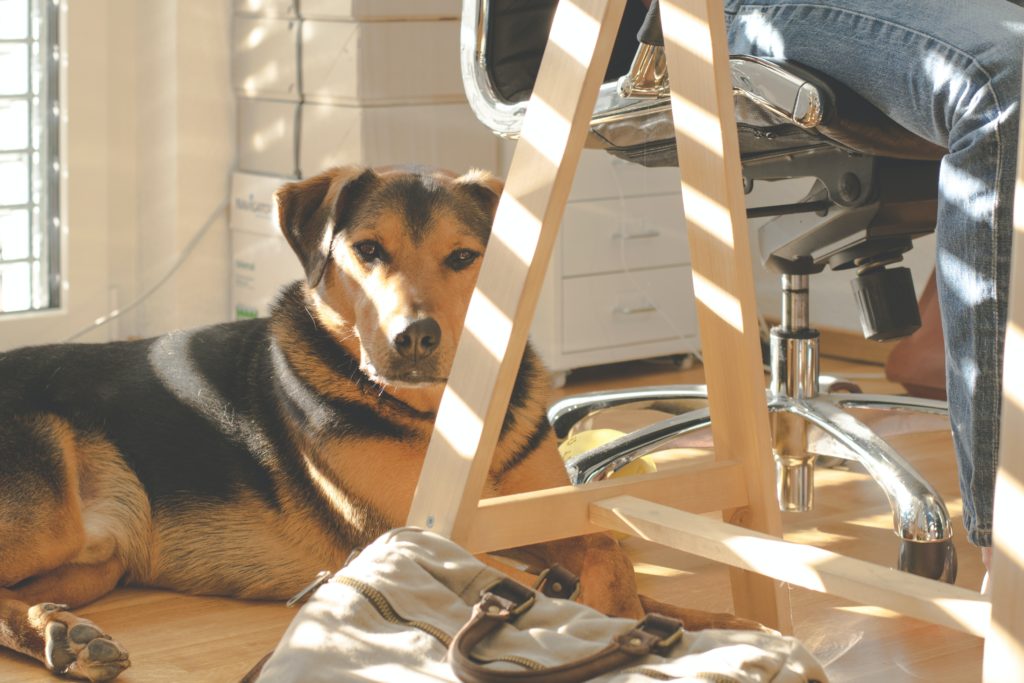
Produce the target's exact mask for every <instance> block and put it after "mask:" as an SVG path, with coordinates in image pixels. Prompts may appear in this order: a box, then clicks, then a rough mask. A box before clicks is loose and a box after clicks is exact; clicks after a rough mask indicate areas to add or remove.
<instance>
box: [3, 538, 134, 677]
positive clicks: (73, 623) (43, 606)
mask: <svg viewBox="0 0 1024 683" xmlns="http://www.w3.org/2000/svg"><path fill="white" fill-rule="evenodd" d="M123 573H124V567H123V565H122V564H121V562H120V561H119V560H117V559H116V558H110V559H108V560H106V561H105V562H101V563H99V564H95V565H65V566H63V567H60V568H59V569H57V570H54V571H52V572H50V573H48V574H44V575H42V576H39V577H36V578H34V579H31V580H30V581H27V582H25V583H24V584H21V585H19V586H16V587H14V588H11V589H0V645H2V646H5V647H8V648H10V649H12V650H15V651H17V652H21V653H23V654H26V655H28V656H30V657H34V658H35V659H38V660H39V661H40V662H42V663H43V664H45V665H46V667H47V668H48V669H50V670H51V671H53V672H54V673H57V674H67V675H69V676H73V677H75V678H83V679H85V680H89V681H109V680H111V679H112V678H115V677H116V676H117V675H118V674H119V673H121V672H122V671H124V670H125V669H126V668H128V666H130V662H129V660H128V653H127V652H126V651H125V649H124V648H123V647H121V646H120V645H119V644H118V643H117V642H116V641H114V640H113V639H111V638H110V636H108V635H106V634H105V633H103V631H102V630H101V629H100V628H99V627H98V626H96V625H95V624H93V623H92V622H90V621H88V620H86V619H82V618H81V617H78V616H76V615H74V614H72V613H71V612H70V608H69V607H68V605H67V604H63V603H70V604H83V603H87V602H90V601H92V600H95V599H96V598H97V597H99V596H101V595H104V594H105V593H108V592H109V591H110V590H111V589H112V588H113V587H114V586H115V585H116V584H117V581H118V580H119V579H120V577H121V575H122V574H123ZM40 596H47V598H48V599H50V600H58V601H60V602H56V603H55V602H42V601H41V597H40Z"/></svg>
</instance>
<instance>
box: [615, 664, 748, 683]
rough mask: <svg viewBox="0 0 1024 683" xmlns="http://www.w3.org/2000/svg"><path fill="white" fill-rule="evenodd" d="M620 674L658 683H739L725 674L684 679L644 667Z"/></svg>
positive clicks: (710, 674) (696, 674) (694, 675)
mask: <svg viewBox="0 0 1024 683" xmlns="http://www.w3.org/2000/svg"><path fill="white" fill-rule="evenodd" d="M621 673H624V674H640V675H641V676H647V677H648V678H653V679H655V680H658V681H702V682H704V681H706V682H707V683H740V679H738V678H733V677H732V676H727V675H726V674H720V673H710V672H706V671H704V672H698V673H695V674H687V675H686V677H685V678H680V677H679V676H673V675H670V674H667V673H664V672H662V671H657V670H656V669H648V668H645V667H636V668H632V669H623V670H622V672H621Z"/></svg>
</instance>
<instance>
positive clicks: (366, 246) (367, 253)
mask: <svg viewBox="0 0 1024 683" xmlns="http://www.w3.org/2000/svg"><path fill="white" fill-rule="evenodd" d="M354 248H355V250H356V255H357V256H359V259H360V260H361V261H362V262H363V263H375V262H377V261H386V260H387V253H386V252H385V251H384V247H382V246H381V245H380V242H375V241H373V240H365V241H363V242H360V243H358V244H356V245H355V247H354Z"/></svg>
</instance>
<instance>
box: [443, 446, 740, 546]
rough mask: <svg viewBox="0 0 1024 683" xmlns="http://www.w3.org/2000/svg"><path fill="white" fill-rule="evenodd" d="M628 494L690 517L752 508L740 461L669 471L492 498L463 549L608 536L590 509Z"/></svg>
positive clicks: (475, 519)
mask: <svg viewBox="0 0 1024 683" xmlns="http://www.w3.org/2000/svg"><path fill="white" fill-rule="evenodd" d="M624 493H628V494H630V495H634V496H639V497H642V498H643V499H644V500H651V501H655V502H659V503H664V504H666V505H672V506H675V507H678V508H680V509H682V510H687V511H689V512H695V513H702V512H717V511H718V510H721V509H722V508H723V507H728V508H739V507H743V506H745V505H746V504H747V490H746V488H745V487H744V486H743V472H742V471H741V465H740V464H739V463H737V462H735V461H716V462H707V463H697V464H684V463H680V464H678V465H672V466H667V467H665V466H663V467H662V468H661V469H660V470H659V471H658V472H653V473H651V474H642V475H637V476H632V477H628V478H622V479H608V480H605V481H599V482H595V483H593V484H589V485H587V486H583V487H577V486H563V487H559V488H555V489H548V490H546V491H533V492H530V493H521V494H517V495H514V496H502V497H500V498H487V499H485V500H482V501H480V508H479V509H478V510H477V513H476V514H475V515H474V516H473V520H472V526H471V527H470V529H469V535H468V536H467V537H466V540H465V541H463V545H464V546H465V547H466V548H467V549H469V550H470V551H472V552H475V553H484V552H490V551H492V550H499V549H501V548H514V547H517V546H521V545H526V544H529V543H538V542H541V541H550V540H554V539H556V538H568V537H569V536H579V535H581V534H590V533H594V532H596V531H604V528H603V527H601V526H598V525H596V524H594V523H593V522H592V521H591V520H590V516H589V514H588V511H587V504H588V503H590V502H592V501H597V500H602V499H604V498H612V497H615V496H619V495H622V494H624Z"/></svg>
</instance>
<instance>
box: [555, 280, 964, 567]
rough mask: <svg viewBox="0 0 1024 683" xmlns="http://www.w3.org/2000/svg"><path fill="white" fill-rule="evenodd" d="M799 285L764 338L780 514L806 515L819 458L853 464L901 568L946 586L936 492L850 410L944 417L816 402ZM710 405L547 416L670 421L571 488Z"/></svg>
mask: <svg viewBox="0 0 1024 683" xmlns="http://www.w3.org/2000/svg"><path fill="white" fill-rule="evenodd" d="M807 286H808V285H807V277H806V276H784V277H783V292H784V295H785V296H784V308H783V324H782V325H780V326H779V327H776V328H773V329H772V331H771V343H770V346H771V361H770V362H771V382H770V385H769V389H768V390H767V391H766V400H767V402H768V411H769V416H770V419H771V423H772V438H773V453H774V456H775V462H776V473H777V478H776V482H777V493H778V498H779V506H780V508H781V509H782V510H784V511H806V510H810V509H811V507H812V506H813V503H814V466H815V461H816V459H817V458H818V456H832V457H838V458H841V459H843V460H852V461H855V462H857V463H859V464H860V465H861V466H862V467H863V468H864V469H865V470H866V471H867V472H868V474H869V475H870V476H871V477H872V478H873V479H874V480H875V482H877V484H878V485H879V487H880V488H881V489H882V491H883V492H884V493H885V496H886V498H887V499H888V501H889V506H890V507H891V508H892V514H893V530H894V532H895V533H896V535H897V536H898V537H899V539H900V551H899V566H900V569H905V570H907V571H911V572H913V573H915V574H921V575H924V576H929V577H931V578H938V579H942V580H945V581H949V582H952V581H953V580H954V579H955V578H956V564H957V563H956V552H955V550H954V548H953V544H952V536H953V532H952V527H951V524H950V516H949V511H948V510H947V509H946V506H945V504H944V503H943V501H942V498H941V497H940V496H939V494H938V492H936V491H935V489H934V488H933V487H932V486H931V484H929V483H928V482H927V481H925V479H924V477H922V476H921V474H920V473H918V471H917V470H916V469H914V467H913V465H911V464H910V463H909V462H907V460H906V459H905V458H903V456H901V455H900V454H899V453H898V452H897V451H896V450H895V449H894V448H892V446H890V445H889V444H888V443H887V442H886V441H885V440H884V439H882V438H881V437H880V436H878V435H877V434H876V433H875V432H874V431H873V430H872V429H871V428H870V427H868V426H867V425H866V424H864V423H863V422H861V421H860V420H858V419H856V418H855V417H854V416H853V415H851V414H850V413H849V412H848V411H849V410H856V409H872V410H882V411H902V412H913V413H926V414H932V415H946V414H947V406H946V403H945V402H943V401H934V400H929V399H919V398H912V397H904V396H886V395H876V394H859V393H856V394H829V393H825V394H821V393H819V389H820V387H821V386H822V385H827V386H830V385H832V384H834V383H835V381H834V380H831V378H826V381H825V382H823V381H822V379H823V378H822V377H821V374H820V370H819V362H818V341H819V334H818V332H817V330H814V329H812V328H810V327H808V326H807V324H806V318H807V311H808V306H807ZM707 399H708V392H707V387H706V386H705V385H695V384H691V385H671V386H656V387H640V388H635V389H628V390H621V391H603V392H596V393H589V394H581V395H578V396H572V397H569V398H565V399H562V400H560V401H558V402H556V403H555V404H554V405H553V406H552V407H551V409H550V410H549V411H548V419H549V421H550V422H551V424H552V426H553V428H554V431H555V434H556V435H557V436H558V437H559V438H564V437H565V436H566V435H567V434H568V432H569V429H570V428H571V427H572V426H573V425H575V424H576V423H577V422H579V421H580V420H581V419H583V418H584V417H585V416H587V415H588V414H590V413H593V412H594V411H596V410H600V409H604V408H611V407H614V406H619V405H624V404H637V403H641V404H645V405H647V406H656V407H659V408H662V409H664V408H666V407H667V408H669V410H670V411H671V412H678V413H679V414H677V415H676V416H675V417H671V418H668V419H666V420H663V421H661V422H658V423H656V424H654V425H650V426H648V427H645V428H642V429H639V430H637V431H634V432H632V433H631V434H627V435H625V436H623V437H621V438H619V439H616V440H614V441H612V442H610V443H608V444H605V445H603V446H601V447H598V448H596V449H593V450H591V451H588V452H587V453H584V454H582V455H579V456H577V457H575V458H572V459H570V460H569V461H568V462H567V463H566V466H567V468H568V470H569V474H570V478H571V479H572V481H573V483H576V484H581V483H585V482H588V481H593V480H595V479H601V478H604V477H605V476H606V475H607V474H608V473H610V472H612V471H615V470H617V469H619V468H621V467H623V466H625V465H627V464H628V463H629V462H631V461H632V460H634V459H636V458H638V457H640V456H642V455H644V454H645V453H651V452H654V451H656V450H659V449H660V448H663V447H664V444H665V443H666V442H668V441H670V440H672V439H675V438H677V437H679V436H681V435H683V434H687V433H689V432H693V431H696V430H698V429H703V428H707V427H709V426H710V424H711V416H710V414H709V411H708V410H707V408H703V407H701V408H697V409H691V408H692V405H690V404H692V403H694V402H700V403H704V402H706V401H707Z"/></svg>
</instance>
